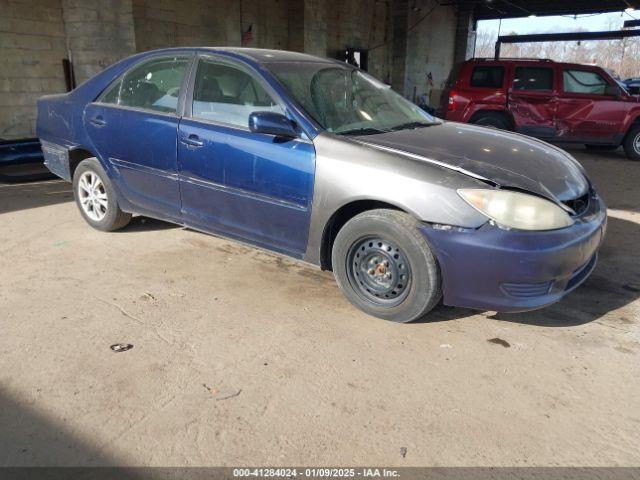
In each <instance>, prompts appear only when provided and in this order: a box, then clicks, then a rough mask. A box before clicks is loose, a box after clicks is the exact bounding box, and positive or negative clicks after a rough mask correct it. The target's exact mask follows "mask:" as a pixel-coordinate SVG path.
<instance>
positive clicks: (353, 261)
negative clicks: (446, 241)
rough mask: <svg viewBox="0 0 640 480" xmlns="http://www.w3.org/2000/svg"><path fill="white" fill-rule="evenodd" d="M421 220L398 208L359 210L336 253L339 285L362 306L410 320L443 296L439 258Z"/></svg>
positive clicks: (391, 317)
mask: <svg viewBox="0 0 640 480" xmlns="http://www.w3.org/2000/svg"><path fill="white" fill-rule="evenodd" d="M418 226H419V224H418V222H417V221H416V220H415V219H414V218H413V217H412V216H410V215H408V214H406V213H404V212H399V211H396V210H386V209H384V210H383V209H379V210H370V211H367V212H363V213H361V214H359V215H356V216H355V217H353V218H352V219H351V220H349V221H348V222H347V223H346V224H345V225H344V226H343V227H342V228H341V229H340V231H339V232H338V235H337V236H336V239H335V242H334V244H333V250H332V255H331V261H332V266H333V272H334V275H335V277H336V281H337V283H338V286H339V287H340V290H342V293H343V294H344V295H345V297H346V298H347V300H349V301H350V302H351V303H352V304H353V305H355V306H356V307H358V308H359V309H360V310H362V311H364V312H365V313H368V314H370V315H373V316H375V317H378V318H382V319H384V320H391V321H394V322H411V321H413V320H417V319H419V318H421V317H423V316H425V315H426V314H427V313H428V312H429V311H430V310H431V309H433V307H435V306H436V304H437V303H438V301H439V300H440V298H441V297H442V281H441V278H440V270H439V268H438V264H437V261H436V259H435V257H434V255H433V253H432V251H431V248H430V247H429V244H428V243H427V241H426V239H425V238H424V236H423V235H422V234H421V233H420V232H419V230H418Z"/></svg>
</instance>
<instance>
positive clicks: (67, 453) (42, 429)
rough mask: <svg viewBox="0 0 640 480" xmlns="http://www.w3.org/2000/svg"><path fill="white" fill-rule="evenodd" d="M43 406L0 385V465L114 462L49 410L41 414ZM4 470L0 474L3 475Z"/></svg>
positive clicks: (109, 463) (60, 464)
mask: <svg viewBox="0 0 640 480" xmlns="http://www.w3.org/2000/svg"><path fill="white" fill-rule="evenodd" d="M29 396H31V395H29ZM46 408H47V407H46V402H44V401H42V403H41V402H40V401H38V400H31V401H29V400H27V399H25V398H17V397H15V396H13V395H12V394H10V393H8V392H7V391H6V390H2V389H0V425H2V428H0V467H22V466H77V465H96V466H97V465H114V464H117V462H116V461H115V460H114V459H113V458H110V457H109V456H108V455H106V454H105V452H104V451H101V450H100V449H99V448H98V447H97V446H96V445H95V444H93V443H92V441H90V440H88V439H85V438H82V437H81V436H79V435H77V434H75V433H72V432H71V431H70V430H69V427H68V424H66V419H64V418H56V417H55V414H54V413H51V411H50V410H49V411H48V413H46V414H45V413H44V412H45V411H46ZM4 473H6V472H4ZM4 473H3V474H0V476H3V478H6V477H4Z"/></svg>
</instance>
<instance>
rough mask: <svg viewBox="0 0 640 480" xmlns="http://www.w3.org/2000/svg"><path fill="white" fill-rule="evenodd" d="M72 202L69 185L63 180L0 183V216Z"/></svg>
mask: <svg viewBox="0 0 640 480" xmlns="http://www.w3.org/2000/svg"><path fill="white" fill-rule="evenodd" d="M64 202H73V192H72V190H71V184H70V183H68V182H65V181H64V180H50V181H44V182H31V183H0V214H2V213H8V212H17V211H20V210H28V209H30V208H38V207H46V206H47V205H55V204H58V203H64Z"/></svg>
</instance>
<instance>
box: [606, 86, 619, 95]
mask: <svg viewBox="0 0 640 480" xmlns="http://www.w3.org/2000/svg"><path fill="white" fill-rule="evenodd" d="M604 94H605V95H608V96H610V97H619V96H620V95H621V92H620V87H619V86H618V85H607V86H606V87H604Z"/></svg>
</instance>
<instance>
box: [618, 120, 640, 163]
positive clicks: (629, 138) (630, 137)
mask: <svg viewBox="0 0 640 480" xmlns="http://www.w3.org/2000/svg"><path fill="white" fill-rule="evenodd" d="M622 147H623V148H624V153H626V155H627V158H628V159H629V160H635V161H636V162H637V161H640V125H636V126H635V127H633V128H631V130H629V132H628V133H627V135H626V136H625V137H624V141H623V142H622Z"/></svg>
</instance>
